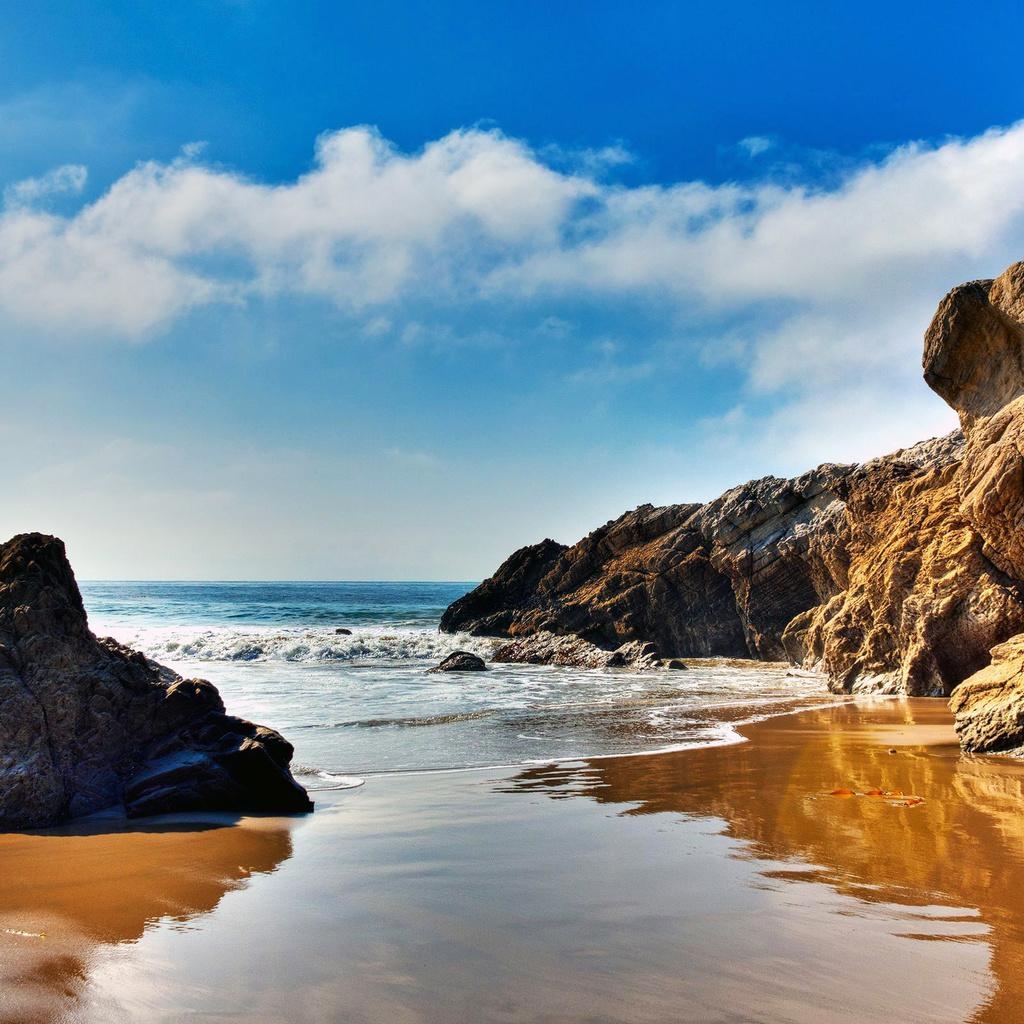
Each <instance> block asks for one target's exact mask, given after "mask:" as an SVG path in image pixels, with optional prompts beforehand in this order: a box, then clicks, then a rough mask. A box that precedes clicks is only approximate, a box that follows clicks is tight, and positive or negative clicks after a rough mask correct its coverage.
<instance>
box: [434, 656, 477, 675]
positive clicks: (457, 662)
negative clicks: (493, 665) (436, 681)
mask: <svg viewBox="0 0 1024 1024" xmlns="http://www.w3.org/2000/svg"><path fill="white" fill-rule="evenodd" d="M486 668H487V663H486V662H485V661H484V659H483V658H481V657H480V656H479V655H478V654H473V653H472V652H471V651H452V653H451V654H449V655H448V657H447V658H445V659H444V660H443V661H442V662H441V663H440V664H439V665H435V666H434V667H433V668H432V669H430V670H429V671H431V672H483V671H485V670H486Z"/></svg>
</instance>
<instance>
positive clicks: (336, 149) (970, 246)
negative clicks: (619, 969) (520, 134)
mask: <svg viewBox="0 0 1024 1024" xmlns="http://www.w3.org/2000/svg"><path fill="white" fill-rule="evenodd" d="M767 141H768V140H761V139H755V140H745V141H744V143H742V144H743V145H746V146H747V148H748V149H749V150H750V152H751V153H752V154H754V153H755V152H756V154H757V155H761V156H762V157H764V156H766V155H767V152H768V151H769V150H770V149H771V146H769V145H765V144H763V143H766V142H767ZM627 159H628V155H627V154H625V153H624V152H623V151H622V150H621V148H620V147H612V148H610V149H609V150H608V151H606V152H605V151H601V152H597V153H588V154H580V155H578V157H577V158H576V159H575V160H572V159H568V158H567V157H566V155H565V154H564V153H559V154H557V155H553V154H552V153H551V152H550V150H549V151H537V150H534V149H531V148H530V146H528V145H527V144H526V143H524V142H522V141H519V140H515V139H511V138H508V137H507V136H505V135H503V134H501V133H500V132H498V131H486V130H463V131H456V132H452V133H450V134H449V135H446V136H445V137H443V138H441V139H438V140H436V141H434V142H431V143H429V144H428V145H426V146H424V147H423V149H422V150H420V151H418V152H415V153H403V152H400V151H399V150H397V149H396V148H395V147H394V146H392V145H391V144H389V143H388V142H387V140H385V139H384V138H382V137H381V136H380V135H379V134H378V133H377V132H375V131H374V130H373V129H371V128H367V127H355V128H348V129H345V130H342V131H336V132H331V133H328V134H325V135H323V136H322V137H321V138H320V139H319V141H318V143H317V147H316V155H315V162H314V164H313V166H312V168H311V169H310V170H309V171H308V173H306V174H303V175H302V176H300V177H299V178H297V179H296V180H294V181H290V182H286V183H280V184H267V183H261V182H259V181H254V180H251V179H249V178H247V177H245V176H243V175H241V174H238V173H235V172H233V171H230V170H226V169H224V168H221V167H218V166H216V165H215V164H212V163H204V162H203V153H202V150H201V148H200V147H188V148H187V149H186V150H185V151H184V153H183V156H182V157H181V158H180V159H178V160H176V161H173V162H171V163H153V162H150V163H142V164H140V165H138V166H136V167H135V168H134V169H133V170H131V171H129V172H128V173H127V174H125V175H124V176H123V177H121V178H120V179H119V180H117V181H116V182H115V183H114V184H113V185H112V186H111V187H110V188H109V189H108V190H107V191H106V192H105V193H104V194H102V195H101V196H100V197H99V198H97V199H95V200H94V201H91V202H88V203H86V204H84V205H81V206H80V208H78V209H77V210H75V211H74V212H70V213H55V212H53V211H52V210H51V209H49V208H48V203H49V201H50V200H51V199H52V197H53V196H54V195H56V194H63V195H64V202H65V203H66V201H67V195H68V194H69V193H74V192H75V191H77V190H80V189H81V188H82V187H83V185H84V183H85V169H84V168H81V167H77V166H68V167H61V168H57V169H55V170H54V171H52V172H51V173H50V174H47V175H45V176H43V177H41V178H37V179H31V180H29V181H25V182H20V183H14V184H13V185H10V186H8V188H7V189H6V190H5V193H4V195H5V205H4V208H3V210H2V212H0V318H2V319H3V320H5V321H7V322H8V323H16V324H20V325H22V326H23V327H26V328H30V329H31V328H37V329H40V330H43V331H45V332H47V333H48V334H49V335H51V336H52V335H54V334H56V335H59V336H62V337H68V338H72V337H77V336H96V335H100V336H103V337H105V338H121V339H127V340H145V339H146V338H147V337H150V336H153V335H155V334H159V333H160V332H165V331H167V330H168V329H170V328H171V327H173V325H174V324H175V322H176V321H177V320H179V319H180V318H181V317H182V316H183V315H184V314H186V313H188V312H190V311H195V310H201V309H203V308H204V307H211V306H216V305H220V304H230V305H234V306H239V305H241V306H244V305H245V304H246V303H248V302H250V301H253V300H257V299H259V300H266V299H288V300H295V299H299V300H315V301H319V302H327V303H330V304H332V305H333V306H334V307H337V308H338V309H339V310H341V311H343V312H344V313H345V314H347V315H350V316H352V317H354V318H356V319H357V321H359V322H361V323H362V325H363V333H364V335H365V336H375V335H383V334H387V333H388V332H391V331H392V330H394V331H395V332H396V334H397V333H398V332H400V330H401V328H402V326H403V323H405V324H406V326H407V324H408V319H409V318H408V317H406V316H405V314H404V312H403V311H405V310H406V309H408V308H411V307H412V306H413V305H415V304H416V303H421V304H422V303H424V302H427V303H429V304H430V306H431V308H432V309H433V310H435V311H437V314H438V316H439V317H440V318H441V319H442V320H443V317H444V314H445V311H446V310H448V311H453V312H457V311H459V310H464V309H465V308H466V307H467V306H472V307H473V308H474V309H479V310H483V311H484V314H483V315H486V310H487V309H488V308H491V309H492V310H493V315H494V316H495V317H496V318H497V317H499V316H500V311H501V310H502V309H507V308H508V306H509V304H510V303H513V304H515V306H516V308H518V309H522V308H530V309H533V308H535V309H536V312H537V318H538V322H542V321H545V318H547V319H549V320H553V321H555V320H559V318H561V317H562V316H563V315H564V309H565V307H566V306H567V305H571V304H577V305H578V304H580V303H594V302H599V303H613V304H614V303H616V302H627V301H628V302H634V303H635V302H638V301H639V302H641V303H645V302H646V303H650V305H651V308H656V309H657V310H658V314H657V315H658V316H659V317H660V318H661V321H662V330H661V333H662V335H663V337H665V338H673V339H676V341H677V342H678V345H679V346H681V347H682V349H683V350H684V351H685V352H686V353H687V358H689V359H692V361H693V362H694V364H695V365H700V366H705V367H706V366H712V365H720V364H722V363H725V364H728V365H730V366H732V367H734V369H735V371H736V374H737V387H736V389H735V391H736V406H735V408H732V409H729V410H726V411H724V412H723V415H722V417H721V419H720V420H718V421H714V422H712V421H709V422H708V423H707V424H706V427H707V429H708V431H709V432H711V433H716V432H717V433H723V432H724V433H726V434H728V432H729V431H731V430H745V431H748V432H749V431H750V430H751V429H752V427H754V426H756V424H757V422H758V417H759V416H760V417H761V418H762V419H764V417H765V416H766V415H768V414H766V413H764V412H763V410H762V411H761V412H758V408H759V403H762V404H763V401H770V402H774V406H773V409H772V410H771V412H770V424H769V427H770V429H766V430H762V431H761V433H762V435H763V436H764V437H766V438H770V437H773V436H777V443H785V440H786V435H785V433H784V432H783V433H778V432H779V431H784V429H785V424H786V423H789V422H791V421H794V420H799V418H800V417H801V416H804V415H815V414H820V413H821V412H822V411H823V409H825V408H826V407H827V408H829V409H831V407H832V406H834V405H835V404H836V402H837V401H838V402H839V404H840V405H841V404H842V403H843V402H846V403H847V405H848V406H849V405H850V404H851V403H856V405H857V408H858V409H859V410H860V411H859V413H858V416H857V418H858V419H859V421H860V422H859V425H858V426H857V428H856V429H855V430H854V433H857V431H858V430H859V431H860V434H859V435H858V436H867V434H870V435H871V436H872V439H874V434H875V433H877V432H878V431H874V430H873V429H872V428H870V427H868V426H866V425H865V424H866V421H868V420H874V419H877V418H882V419H887V420H888V421H892V422H897V423H904V424H905V425H906V431H909V430H910V429H911V427H912V426H913V427H915V428H922V427H925V426H927V425H929V424H931V423H932V422H933V421H934V423H935V424H936V425H937V426H942V425H943V423H944V422H945V421H944V420H943V419H942V416H943V415H944V413H943V412H942V409H941V406H940V405H938V403H936V404H935V405H934V407H933V406H931V405H929V404H928V402H934V400H932V399H928V400H926V399H925V397H924V395H923V393H920V394H919V393H917V392H915V393H914V394H913V395H911V396H910V397H907V395H906V391H907V389H908V388H909V387H910V382H911V381H913V380H916V377H917V371H916V364H917V359H918V355H919V350H920V335H921V331H922V330H923V328H924V326H925V325H926V323H927V319H928V316H929V314H930V312H931V310H932V309H933V308H934V306H935V304H936V302H937V300H938V298H939V297H940V296H941V294H942V293H943V292H944V291H945V290H946V289H947V288H948V287H949V286H950V285H952V284H954V283H957V282H958V281H959V280H961V279H962V278H963V277H964V276H965V274H967V273H972V274H973V273H975V272H977V273H989V274H991V273H995V272H998V271H999V270H1001V269H1002V266H1003V265H1004V264H1005V263H1007V262H1009V261H1010V260H1011V259H1013V258H1016V257H1018V256H1021V255H1024V124H1018V125H1014V126H1012V127H1010V128H1006V129H998V130H996V129H994V130H991V131H989V132H986V133H985V134H983V135H980V136H978V137H975V138H971V139H950V140H948V141H945V142H943V143H941V144H938V145H925V144H912V145H906V146H903V147H901V148H898V149H895V150H893V151H892V152H891V153H890V154H889V155H888V156H886V157H885V158H884V159H881V160H878V161H876V162H871V163H866V164H863V165H861V166H859V167H857V168H855V169H852V170H850V171H849V172H848V173H846V174H845V176H844V177H842V179H841V180H839V181H838V182H832V183H830V184H829V185H828V186H827V187H814V186H813V185H812V184H810V183H805V184H794V183H793V182H792V180H791V178H789V177H787V178H786V179H785V181H786V183H785V184H782V183H780V181H781V180H783V179H778V180H773V179H772V178H771V176H770V172H768V176H767V177H766V178H764V179H763V180H760V181H754V182H752V183H743V184H722V185H709V184H706V183H702V182H699V181H684V182H677V183H674V184H666V185H649V186H643V187H625V186H623V185H621V184H617V183H616V182H615V181H614V171H615V168H616V167H617V166H618V165H620V164H622V163H623V162H624V161H625V160H627ZM623 345H624V346H625V348H627V349H628V347H629V339H628V338H626V339H623ZM677 358H678V357H677ZM606 362H607V361H606ZM606 362H605V363H601V364H599V365H597V366H595V367H594V368H592V369H591V370H589V371H588V370H586V369H584V370H581V372H580V374H578V375H577V377H576V379H577V381H582V382H586V381H591V382H593V383H595V384H597V383H601V382H602V381H604V382H608V381H611V380H612V379H613V378H615V377H616V376H619V377H621V376H622V374H618V375H616V374H614V373H612V372H611V370H610V369H609V366H608V365H606ZM635 365H639V366H642V367H643V373H642V374H640V372H639V371H634V372H633V373H632V374H631V375H630V374H628V373H627V374H626V375H625V376H626V377H630V376H631V377H632V379H639V378H640V377H642V376H644V375H648V374H651V373H654V372H655V371H656V366H654V365H653V364H652V363H651V362H650V359H649V357H648V356H647V355H644V356H643V357H642V358H640V357H638V359H637V360H636V362H635ZM823 396H824V397H823ZM780 408H781V409H783V410H788V412H787V413H786V415H783V416H780V414H779V409H780ZM831 419H833V420H835V419H836V417H835V416H834V415H833V416H832V417H831ZM765 422H766V423H768V420H765ZM849 424H850V416H849V415H847V416H846V417H845V418H843V417H839V419H838V421H837V425H836V428H835V429H836V436H837V438H838V437H843V436H848V435H849V432H850V426H849ZM773 430H774V431H776V432H777V433H776V435H773V434H772V431H773ZM906 431H904V432H906ZM882 433H885V432H884V431H883V432H882ZM896 433H897V434H899V431H898V430H897V432H896ZM900 436H902V435H900ZM907 439H908V440H911V439H912V437H908V438H907ZM765 443H769V442H767V441H766V442H765ZM771 443H776V441H772V442H771Z"/></svg>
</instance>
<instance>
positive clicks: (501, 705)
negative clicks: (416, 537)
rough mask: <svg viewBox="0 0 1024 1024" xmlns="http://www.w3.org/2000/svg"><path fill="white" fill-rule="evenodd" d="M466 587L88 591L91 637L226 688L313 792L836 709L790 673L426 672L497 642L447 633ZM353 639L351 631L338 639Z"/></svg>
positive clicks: (704, 736) (121, 585) (86, 587)
mask: <svg viewBox="0 0 1024 1024" xmlns="http://www.w3.org/2000/svg"><path fill="white" fill-rule="evenodd" d="M473 585H474V584H472V583H415V582H403V583H344V582H343V583H230V582H225V583H152V582H146V583H132V582H103V583H99V582H92V583H89V582H87V583H82V584H81V590H82V596H83V599H84V601H85V606H86V609H87V611H88V613H89V622H90V626H91V628H92V630H93V632H95V633H96V634H98V635H100V636H113V637H114V638H115V639H117V640H119V641H121V642H123V643H126V644H128V645H130V646H132V647H134V648H137V649H138V650H141V651H143V652H144V653H145V654H146V655H147V656H149V657H151V658H153V659H154V660H156V661H159V662H160V663H162V664H164V665H168V666H169V667H171V668H173V669H175V670H176V671H177V672H179V673H181V674H182V675H184V676H187V677H196V676H199V677H203V678H206V679H209V680H211V681H212V682H213V683H215V684H216V685H217V687H218V688H219V689H220V691H221V694H222V695H223V697H224V701H225V704H226V705H227V707H228V709H229V711H230V712H231V713H232V714H236V715H239V716H241V717H243V718H248V719H251V720H253V721H256V722H260V723H263V724H266V725H270V726H273V727H274V728H275V729H278V730H279V731H280V732H281V733H283V734H284V735H285V736H286V737H287V738H288V739H289V740H290V741H291V742H292V743H293V744H294V746H295V765H296V770H297V772H298V773H299V774H300V775H305V776H308V777H309V778H306V779H303V781H304V782H305V783H306V784H307V785H310V786H311V788H316V787H317V785H320V784H332V783H338V782H339V780H344V779H348V778H351V777H365V776H366V775H368V774H375V773H382V772H396V771H423V770H438V769H454V768H477V767H487V766H494V765H516V764H528V763H534V762H547V761H555V760H571V759H579V758H588V757H599V756H606V755H614V754H629V753H647V752H651V751H656V750H664V749H667V748H676V747H685V746H692V745H703V744H707V743H723V742H733V741H735V740H736V739H737V738H738V736H737V733H736V731H735V727H736V726H737V725H739V724H742V723H744V722H749V721H754V720H757V719H760V718H764V717H766V716H769V715H773V714H781V713H785V712H788V711H792V710H797V709H799V708H803V707H809V706H813V705H817V704H822V703H826V702H834V701H835V700H836V698H835V697H833V696H832V695H830V694H828V693H827V692H826V691H825V686H824V681H823V680H822V679H821V678H818V677H811V676H807V675H805V674H799V675H794V674H792V673H791V672H788V671H787V669H786V668H785V667H784V666H778V665H772V666H769V665H765V666H758V667H756V668H751V667H749V666H738V665H736V664H732V663H729V662H725V661H719V662H704V661H701V662H692V663H691V667H690V668H689V669H688V670H685V671H679V670H658V671H647V672H635V671H632V670H629V669H600V670H596V669H589V670H587V669H573V668H561V667H553V666H535V665H501V664H493V663H492V664H490V666H489V668H488V671H486V672H470V673H430V672H429V671H428V670H429V669H430V668H432V667H433V666H434V665H436V664H437V663H438V662H439V661H440V660H441V659H442V658H443V657H445V655H447V654H449V653H450V652H451V651H454V650H460V649H461V650H469V651H474V652H475V653H477V654H479V655H480V656H481V657H483V658H485V659H489V658H490V656H491V654H492V653H493V650H494V648H495V646H496V644H497V643H500V641H496V640H494V639H491V638H485V637H474V636H469V635H467V634H455V635H448V634H444V633H440V632H439V631H438V628H437V627H438V622H439V620H440V618H441V614H442V612H443V611H444V609H445V608H446V607H447V606H448V605H449V604H450V603H451V602H452V601H454V600H455V599H456V598H459V597H461V596H462V595H463V594H465V593H466V592H467V591H468V590H470V589H472V587H473ZM343 631H348V632H343Z"/></svg>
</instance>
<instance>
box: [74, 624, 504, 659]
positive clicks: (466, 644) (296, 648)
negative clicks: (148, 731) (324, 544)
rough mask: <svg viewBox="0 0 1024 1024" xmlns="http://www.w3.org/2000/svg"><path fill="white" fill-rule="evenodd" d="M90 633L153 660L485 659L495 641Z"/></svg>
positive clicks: (249, 632) (280, 631)
mask: <svg viewBox="0 0 1024 1024" xmlns="http://www.w3.org/2000/svg"><path fill="white" fill-rule="evenodd" d="M93 630H94V632H96V633H98V634H100V635H108V636H113V637H114V638H115V639H116V640H119V641H120V642H121V643H123V644H127V645H128V646H129V647H133V648H135V649H136V650H139V651H142V652H143V653H144V654H145V655H147V657H150V658H153V659H154V660H156V661H174V662H181V661H207V662H209V661H233V662H264V661H286V662H308V663H318V662H361V661H368V662H389V661H408V660H412V659H415V660H421V661H440V660H441V659H442V658H444V657H446V656H447V655H449V654H451V652H452V651H457V650H463V651H472V652H473V653H474V654H479V655H480V656H481V657H484V658H489V657H490V656H491V654H492V653H493V651H494V647H495V645H496V641H495V640H494V639H493V638H489V637H475V636H470V635H468V634H465V633H456V634H448V633H438V632H436V631H434V630H425V629H421V630H416V629H387V628H382V627H363V628H357V629H353V630H352V633H351V634H350V635H347V634H343V633H336V632H335V630H334V629H310V628H291V629H289V628H263V629H252V628H250V629H236V628H233V627H229V626H211V627H208V628H206V629H202V628H195V627H192V628H187V627H177V626H168V627H149V628H137V627H136V628H133V627H130V626H129V627H125V626H116V625H114V626H104V625H102V624H97V625H94V627H93Z"/></svg>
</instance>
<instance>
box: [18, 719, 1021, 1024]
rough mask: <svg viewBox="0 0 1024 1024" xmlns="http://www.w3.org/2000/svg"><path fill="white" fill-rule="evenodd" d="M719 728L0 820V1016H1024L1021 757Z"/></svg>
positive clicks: (943, 729)
mask: <svg viewBox="0 0 1024 1024" xmlns="http://www.w3.org/2000/svg"><path fill="white" fill-rule="evenodd" d="M743 731H744V733H745V735H746V736H747V737H748V739H749V742H746V743H743V744H738V745H733V746H728V747H717V748H704V749H699V750H690V751H681V752H678V753H672V754H661V755H656V756H650V757H622V758H609V759H603V760H593V761H577V762H571V763H564V764H560V765H551V766H542V767H533V768H528V769H520V770H490V771H483V772H459V773H447V774H444V773H442V774H429V775H411V776H387V777H379V778H371V779H369V780H368V781H367V784H366V785H365V786H364V787H363V788H362V789H359V790H353V791H348V792H337V793H324V794H319V797H320V799H319V801H318V810H317V812H316V813H315V814H314V815H311V816H309V817H306V818H300V819H278V818H262V819H252V818H246V819H243V820H241V821H238V822H232V821H230V820H228V819H216V818H209V819H207V820H206V821H205V822H194V821H193V822H188V821H177V822H164V823H160V822H153V823H150V824H148V825H147V826H146V827H145V828H144V829H142V830H140V829H134V830H124V829H122V828H121V826H119V825H117V824H116V823H107V824H103V823H99V824H97V825H94V826H92V827H91V828H90V829H82V828H79V829H76V830H73V831H72V830H64V831H63V832H61V833H55V832H47V833H35V834H15V835H5V836H0V879H2V882H0V1020H3V1021H19V1022H21V1021H58V1020H59V1021H90V1022H92V1021H103V1022H107V1021H122V1020H124V1021H178V1020H182V1019H185V1018H186V1017H188V1018H189V1019H190V1020H194V1021H223V1020H245V1021H282V1022H284V1021H288V1022H304V1021H310V1022H312V1021H346V1022H374V1024H377V1022H387V1024H403V1022H429V1024H461V1022H466V1024H470V1022H485V1021H486V1022H490V1021H495V1022H527V1021H529V1022H541V1021H543V1022H559V1024H561V1022H584V1021H586V1022H620V1021H630V1022H669V1021H671V1022H678V1021H695V1022H696V1021H700V1022H719V1021H720V1022H740V1021H743V1022H747V1021H759V1022H783V1021H788V1022H808V1024H810V1022H815V1024H819V1022H822V1024H824V1022H832V1021H849V1022H869V1021H883V1020H884V1021H886V1022H891V1021H893V1020H900V1021H912V1022H917V1021H922V1022H923V1021H950V1022H952V1021H968V1020H969V1021H978V1022H982V1021H984V1022H991V1024H1001V1022H1010V1021H1018V1020H1020V1013H1021V1011H1020V1009H1019V1008H1020V1007H1021V1006H1024V894H1022V890H1021V887H1020V885H1019V884H1018V883H1019V880H1020V878H1021V877H1022V870H1024V814H1022V809H1024V764H1022V763H1019V762H1012V761H1004V760H1000V759H995V758H963V757H960V756H959V753H958V751H957V748H956V745H955V741H954V737H953V734H952V730H951V728H950V722H949V716H948V712H947V711H946V709H945V707H944V705H943V704H942V703H940V702H937V701H925V700H911V701H881V702H872V703H867V704H860V705H844V706H841V707H834V708H827V709H821V710H815V711H810V712H804V713H802V714H800V715H797V716H791V717H786V718H777V719H773V720H771V721H769V722H765V723H761V724H760V725H757V726H752V727H749V728H746V729H744V730H743ZM890 751H894V752H890ZM836 790H839V791H845V792H841V793H840V794H839V795H831V794H832V792H833V791H836ZM849 794H853V795H849ZM868 794H874V795H868ZM914 797H920V798H922V800H921V802H915V801H914V800H913V799H912V798H914Z"/></svg>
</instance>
